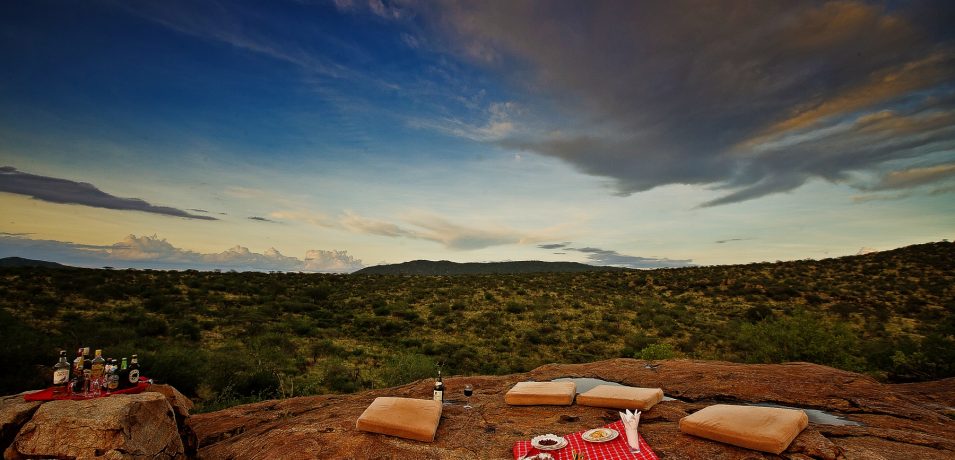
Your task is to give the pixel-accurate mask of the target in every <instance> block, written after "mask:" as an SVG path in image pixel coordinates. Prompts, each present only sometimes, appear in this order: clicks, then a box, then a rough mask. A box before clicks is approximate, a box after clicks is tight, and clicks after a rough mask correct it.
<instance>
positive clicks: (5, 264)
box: [0, 257, 67, 268]
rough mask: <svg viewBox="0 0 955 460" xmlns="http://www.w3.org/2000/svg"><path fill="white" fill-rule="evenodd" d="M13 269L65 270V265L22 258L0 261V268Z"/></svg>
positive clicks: (5, 258)
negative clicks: (42, 268) (43, 268)
mask: <svg viewBox="0 0 955 460" xmlns="http://www.w3.org/2000/svg"><path fill="white" fill-rule="evenodd" d="M15 267H45V268H67V266H66V265H63V264H58V263H56V262H47V261H45V260H33V259H24V258H23V257H4V258H2V259H0V268H15Z"/></svg>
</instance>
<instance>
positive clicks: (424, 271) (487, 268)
mask: <svg viewBox="0 0 955 460" xmlns="http://www.w3.org/2000/svg"><path fill="white" fill-rule="evenodd" d="M620 270H626V269H624V268H619V267H598V266H596V265H587V264H581V263H577V262H542V261H539V260H524V261H516V262H466V263H458V262H451V261H447V260H439V261H431V260H412V261H410V262H403V263H400V264H389V265H376V266H373V267H365V268H363V269H361V270H358V271H357V272H355V273H357V274H360V275H425V276H428V275H494V274H519V273H581V272H595V271H620Z"/></svg>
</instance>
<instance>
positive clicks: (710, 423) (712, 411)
mask: <svg viewBox="0 0 955 460" xmlns="http://www.w3.org/2000/svg"><path fill="white" fill-rule="evenodd" d="M808 425H809V417H807V416H806V413H805V412H803V411H801V410H794V409H781V408H778V407H760V406H731V405H727V404H717V405H715V406H709V407H706V408H704V409H702V410H700V411H698V412H696V413H694V414H692V415H688V416H686V417H683V418H682V419H681V420H680V431H682V432H684V433H687V434H692V435H696V436H699V437H701V438H706V439H712V440H714V441H720V442H725V443H727V444H732V445H734V446H740V447H745V448H747V449H753V450H758V451H762V452H771V453H774V454H777V455H779V454H780V453H781V452H782V451H784V450H786V448H787V447H789V443H791V442H792V441H793V439H795V438H796V436H798V435H799V433H801V432H802V430H804V429H805V428H806V427H807V426H808Z"/></svg>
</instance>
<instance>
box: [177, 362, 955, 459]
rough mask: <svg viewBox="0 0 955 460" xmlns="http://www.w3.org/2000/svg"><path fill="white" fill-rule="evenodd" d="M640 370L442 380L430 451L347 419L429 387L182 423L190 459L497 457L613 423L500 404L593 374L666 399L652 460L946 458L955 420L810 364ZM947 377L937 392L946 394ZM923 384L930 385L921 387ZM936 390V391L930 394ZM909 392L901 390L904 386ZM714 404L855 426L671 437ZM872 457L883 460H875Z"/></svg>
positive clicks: (636, 365)
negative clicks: (189, 438)
mask: <svg viewBox="0 0 955 460" xmlns="http://www.w3.org/2000/svg"><path fill="white" fill-rule="evenodd" d="M653 364H654V365H653V366H648V363H647V362H645V361H640V360H635V359H613V360H607V361H600V362H595V363H588V364H561V365H558V364H553V365H547V366H542V367H540V368H537V369H535V370H533V371H531V372H528V373H524V374H513V375H506V376H493V377H492V376H473V377H455V376H450V377H446V378H444V383H445V394H446V397H447V398H450V399H451V401H450V402H449V403H448V404H446V405H445V406H444V409H443V412H442V416H441V422H440V425H439V426H438V432H437V436H436V438H435V442H434V443H422V442H416V441H410V440H405V439H399V438H394V437H390V436H383V435H378V434H374V433H365V432H361V431H357V430H356V429H355V421H356V420H357V419H358V416H359V415H361V413H362V411H364V410H365V408H366V407H368V405H369V404H371V402H372V401H373V400H374V399H375V398H376V397H378V396H400V397H410V398H428V397H430V394H431V389H432V384H433V381H431V380H422V381H418V382H415V383H411V384H408V385H404V386H400V387H396V388H388V389H381V390H371V391H365V392H362V393H356V394H350V395H334V396H311V397H300V398H292V399H286V400H280V401H264V402H260V403H256V404H248V405H243V406H237V407H232V408H229V409H225V410H221V411H217V412H210V413H205V414H198V415H194V416H192V417H190V418H189V419H188V420H187V424H188V425H189V426H191V427H192V429H193V430H194V431H195V433H196V435H197V438H198V441H199V450H198V456H199V458H209V459H218V458H244V459H273V458H342V459H349V458H361V459H366V458H370V459H374V458H382V459H385V458H388V459H405V458H407V459H506V458H512V456H511V448H512V446H513V445H514V442H516V441H518V440H522V439H530V438H531V437H532V436H534V435H538V434H544V433H556V434H568V433H573V432H575V431H581V430H585V429H588V428H594V427H597V426H601V425H604V424H607V423H610V422H613V421H615V420H617V418H618V415H617V413H616V411H615V410H612V409H602V408H597V407H585V406H580V405H577V404H575V405H572V406H560V407H555V406H522V407H516V406H508V405H506V404H505V402H504V394H505V393H506V392H507V390H508V389H510V388H511V387H512V386H513V385H514V384H515V383H517V382H521V381H525V380H537V381H543V380H550V379H554V378H559V377H591V378H599V379H603V380H607V381H613V382H619V383H622V384H625V385H629V386H637V387H651V388H656V387H659V388H662V389H663V390H664V392H665V393H666V394H667V396H671V397H676V398H679V399H677V400H667V401H663V402H661V403H659V404H657V405H656V406H654V407H653V408H652V409H650V410H649V411H646V412H645V413H644V415H643V416H642V417H641V422H640V432H641V434H642V435H643V436H644V438H645V439H646V440H647V442H648V443H649V444H650V446H651V447H652V448H653V449H654V450H655V451H656V452H657V453H658V454H659V455H660V457H661V458H673V459H697V458H711V459H727V460H735V459H739V460H742V459H761V458H780V457H782V458H787V459H828V460H842V459H863V458H920V459H951V458H955V442H953V441H952V440H953V439H955V421H953V420H952V419H950V418H949V417H947V416H946V415H945V413H944V412H942V411H940V410H937V409H936V407H934V406H933V405H931V404H929V403H930V402H931V398H919V399H917V398H913V397H910V396H909V394H910V393H906V392H898V391H895V386H893V385H886V384H881V383H879V382H877V381H875V380H874V379H872V378H870V377H868V376H865V375H861V374H855V373H852V372H846V371H841V370H838V369H833V368H830V367H825V366H819V365H815V364H809V363H788V364H777V365H746V364H735V363H727V362H718V361H693V360H669V361H657V362H655V363H653ZM466 384H471V385H473V386H474V388H475V390H474V396H473V397H472V398H471V404H472V405H473V406H474V408H473V409H464V408H463V405H464V404H463V400H464V397H463V394H462V389H463V387H464V385H466ZM953 384H955V381H950V382H946V383H943V384H941V385H938V386H939V388H937V389H936V391H939V392H943V393H944V392H946V391H951V390H952V385H953ZM926 388H928V387H926ZM932 388H934V387H932ZM906 389H907V390H908V388H906ZM715 403H731V404H733V403H736V404H744V403H775V404H782V405H787V406H793V407H799V408H812V409H819V410H823V411H827V412H830V413H832V414H833V415H838V416H843V417H845V418H848V419H851V420H854V421H857V422H860V423H862V424H863V425H861V426H834V425H823V424H818V423H815V422H810V425H809V427H808V428H807V429H806V430H804V431H803V432H802V433H801V434H800V435H799V436H797V437H796V439H795V440H794V441H793V442H792V444H791V445H790V446H789V448H788V449H787V450H786V451H784V452H783V453H782V454H781V456H774V455H771V454H763V453H760V452H756V451H752V450H748V449H742V448H739V447H733V446H729V445H726V444H721V443H717V442H713V441H708V440H705V439H701V438H696V437H693V436H690V435H686V434H683V433H681V432H680V431H679V429H678V426H677V423H678V422H679V420H680V418H682V417H684V416H686V415H687V414H690V413H693V412H695V411H697V410H699V409H701V408H703V407H706V406H708V405H711V404H715ZM879 455H881V457H879Z"/></svg>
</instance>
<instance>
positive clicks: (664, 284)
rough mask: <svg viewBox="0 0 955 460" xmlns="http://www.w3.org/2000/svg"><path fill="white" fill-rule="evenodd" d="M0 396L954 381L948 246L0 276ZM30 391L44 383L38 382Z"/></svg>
mask: <svg viewBox="0 0 955 460" xmlns="http://www.w3.org/2000/svg"><path fill="white" fill-rule="evenodd" d="M0 292H3V295H2V296H0V362H3V363H5V367H4V369H5V371H4V372H2V373H0V393H16V392H19V391H23V390H26V389H29V388H39V387H42V386H46V384H47V382H49V379H50V378H51V376H50V375H49V369H50V366H51V365H52V364H53V363H54V362H55V361H56V356H57V354H58V352H59V350H60V349H66V350H75V349H76V348H77V347H80V346H90V347H93V348H94V349H96V348H102V349H104V350H105V353H106V355H107V356H108V357H117V358H120V357H123V356H130V355H131V354H133V353H136V354H138V355H139V358H140V363H141V365H142V366H143V367H144V369H148V374H147V375H149V376H150V377H152V378H154V379H156V380H157V381H158V382H162V383H170V384H173V385H175V386H176V387H177V388H179V389H180V390H181V391H183V392H184V393H186V394H187V395H189V396H190V397H196V398H198V400H199V407H200V410H201V411H208V410H215V409H216V408H221V407H226V406H231V405H235V404H239V403H242V402H251V401H255V400H259V399H267V398H274V397H284V396H290V395H295V396H300V395H311V394H327V393H342V392H352V391H356V390H362V389H372V388H382V387H390V386H395V385H400V384H403V383H407V382H411V381H414V380H416V379H421V378H425V377H430V376H433V375H434V374H435V373H436V366H438V365H440V366H441V368H442V370H443V372H444V374H445V375H452V374H459V375H478V374H480V375H501V374H512V373H520V372H526V371H528V370H530V369H533V368H535V367H537V366H541V365H544V364H548V363H555V362H556V363H565V364H570V363H584V362H592V361H597V360H603V359H611V358H632V357H640V358H643V359H666V358H668V357H674V358H693V359H705V360H716V359H718V360H724V361H734V362H747V363H780V362H786V361H807V362H813V363H816V364H823V365H828V366H833V367H837V368H840V369H844V370H849V371H853V372H863V373H867V374H869V375H871V376H873V377H875V378H876V379H879V380H882V381H890V382H905V381H925V380H931V379H939V378H946V377H955V244H953V243H948V242H942V243H929V244H920V245H915V246H909V247H906V248H901V249H896V250H891V251H882V252H878V253H872V254H866V255H861V256H850V257H842V258H837V259H825V260H800V261H793V262H779V263H754V264H746V265H730V266H707V267H691V268H680V269H662V270H617V271H587V272H577V273H554V272H548V273H521V274H476V275H466V276H403V275H367V274H352V275H332V274H306V273H260V272H246V273H215V272H197V271H155V270H149V271H146V270H101V269H84V268H72V269H50V268H33V267H21V268H8V269H4V270H0ZM44 372H45V373H44Z"/></svg>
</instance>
